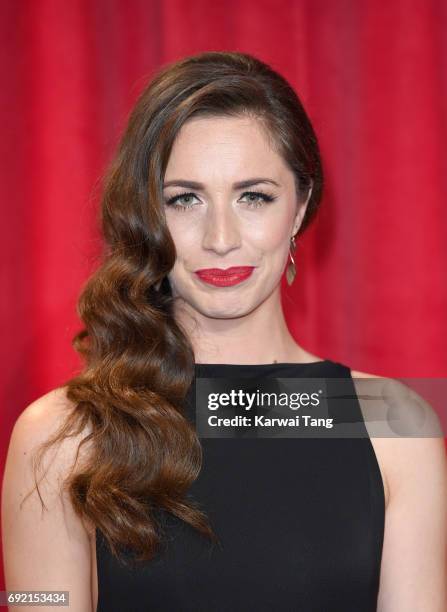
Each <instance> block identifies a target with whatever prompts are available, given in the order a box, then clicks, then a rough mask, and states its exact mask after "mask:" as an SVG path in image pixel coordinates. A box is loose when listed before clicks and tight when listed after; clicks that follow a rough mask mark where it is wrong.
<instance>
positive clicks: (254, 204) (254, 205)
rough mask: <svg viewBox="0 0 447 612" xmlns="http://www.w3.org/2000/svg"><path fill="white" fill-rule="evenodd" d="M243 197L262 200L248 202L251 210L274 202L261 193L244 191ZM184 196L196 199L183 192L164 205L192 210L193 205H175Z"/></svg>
mask: <svg viewBox="0 0 447 612" xmlns="http://www.w3.org/2000/svg"><path fill="white" fill-rule="evenodd" d="M245 195H255V196H257V197H258V198H260V199H261V200H262V202H261V203H260V202H259V201H251V202H249V204H250V205H251V206H250V207H251V208H261V206H264V204H269V203H271V202H273V201H274V200H276V197H275V196H272V195H270V194H268V193H263V192H262V191H244V193H243V194H242V196H245ZM186 196H194V197H197V196H196V194H195V193H193V192H191V191H189V192H185V193H179V194H178V195H175V196H172V198H169V199H168V200H166V205H167V206H172V208H175V209H177V210H183V211H185V210H188V209H189V208H193V206H194V205H193V204H189V205H186V206H185V205H182V204H176V202H177V200H180V199H181V198H184V197H186Z"/></svg>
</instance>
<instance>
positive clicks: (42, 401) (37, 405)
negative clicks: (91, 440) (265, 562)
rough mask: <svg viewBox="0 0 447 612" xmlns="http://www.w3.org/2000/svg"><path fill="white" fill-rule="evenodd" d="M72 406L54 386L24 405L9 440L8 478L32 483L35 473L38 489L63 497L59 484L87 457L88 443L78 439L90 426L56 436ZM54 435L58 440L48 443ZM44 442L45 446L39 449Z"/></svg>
mask: <svg viewBox="0 0 447 612" xmlns="http://www.w3.org/2000/svg"><path fill="white" fill-rule="evenodd" d="M75 408H76V405H75V403H73V402H72V401H71V400H69V398H68V397H67V389H66V387H57V388H54V389H52V390H50V391H48V392H47V393H45V394H44V395H41V396H40V397H38V398H37V399H35V400H34V401H32V402H31V403H30V404H28V405H27V406H26V407H25V408H24V410H23V411H22V412H21V413H20V415H19V416H18V418H17V419H16V421H15V424H14V426H13V429H12V432H11V435H10V439H9V446H8V468H9V477H10V478H11V477H12V479H13V480H16V479H17V481H18V482H22V481H23V482H22V484H24V485H25V484H26V485H31V484H34V481H33V478H34V474H36V475H37V476H39V478H40V477H41V478H42V484H39V491H40V492H44V493H45V492H46V493H47V494H48V496H49V497H52V496H53V494H54V492H56V491H57V493H58V495H62V496H63V497H65V490H64V488H63V486H62V485H63V483H64V481H65V479H66V477H67V476H69V475H70V473H71V472H72V470H73V469H74V468H75V467H76V466H78V465H79V462H80V461H82V460H83V458H84V457H85V456H86V453H87V450H88V444H84V445H82V446H81V442H82V440H84V438H85V437H86V436H88V434H89V433H90V427H89V426H86V427H84V428H83V429H82V430H81V431H79V432H77V431H76V430H75V431H74V432H73V431H72V433H70V435H67V436H61V437H59V434H60V433H61V432H62V431H63V429H64V427H65V426H66V424H67V419H69V417H70V416H71V415H72V413H73V410H74V409H75ZM69 432H70V428H69V430H68V433H69ZM55 438H58V439H57V440H56V441H55V443H54V444H51V441H53V439H55ZM47 443H48V449H47V450H46V451H45V452H42V449H43V448H45V447H46V444H47ZM41 452H42V454H41ZM36 459H38V461H37V462H36ZM43 477H45V478H43ZM38 482H40V481H39V480H38ZM44 501H45V500H44ZM86 527H87V525H86Z"/></svg>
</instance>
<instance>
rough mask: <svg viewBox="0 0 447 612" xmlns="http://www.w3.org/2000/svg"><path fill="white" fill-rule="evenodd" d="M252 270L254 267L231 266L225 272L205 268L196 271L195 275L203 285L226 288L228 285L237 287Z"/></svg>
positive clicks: (218, 269) (220, 269)
mask: <svg viewBox="0 0 447 612" xmlns="http://www.w3.org/2000/svg"><path fill="white" fill-rule="evenodd" d="M254 269H255V268H254V266H233V267H232V268H227V269H226V270H223V269H222V268H206V269H203V270H196V274H197V276H198V277H199V278H200V279H201V280H202V281H204V282H205V283H208V284H210V285H215V286H217V287H228V286H230V285H237V284H238V283H241V282H242V281H244V280H245V279H247V278H248V277H249V276H250V274H251V273H252V272H253V270H254Z"/></svg>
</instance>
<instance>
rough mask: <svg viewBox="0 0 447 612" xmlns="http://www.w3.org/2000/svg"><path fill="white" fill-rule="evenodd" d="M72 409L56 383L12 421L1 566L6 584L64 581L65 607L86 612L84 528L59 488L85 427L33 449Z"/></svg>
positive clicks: (34, 586) (53, 586)
mask: <svg viewBox="0 0 447 612" xmlns="http://www.w3.org/2000/svg"><path fill="white" fill-rule="evenodd" d="M74 409H76V406H74V405H73V404H72V403H71V402H70V401H69V400H68V398H67V396H66V392H65V389H64V388H57V389H54V390H52V391H50V392H48V393H47V394H45V395H43V396H41V397H39V398H38V399H36V400H35V401H34V402H32V403H31V404H29V405H28V406H27V407H26V408H25V409H24V410H23V412H22V413H21V414H20V415H19V417H18V419H17V420H16V422H15V424H14V427H13V430H12V434H11V437H10V440H9V446H8V453H7V458H6V465H5V471H4V475H3V484H2V513H1V518H2V541H3V556H4V570H5V580H6V586H7V589H8V590H58V589H60V588H61V587H60V585H64V590H68V591H69V592H70V608H72V609H73V610H76V611H78V610H79V612H80V611H81V610H82V611H85V612H90V610H92V589H91V558H92V557H91V547H90V543H91V530H90V528H89V526H88V525H87V524H86V522H85V521H83V520H81V518H80V517H79V515H78V514H77V513H76V511H75V509H74V507H73V505H72V500H71V496H70V494H69V492H68V491H67V488H66V487H65V483H66V479H67V477H68V476H69V475H70V473H71V471H72V470H73V469H74V468H75V467H76V465H77V464H78V461H80V458H81V459H82V457H83V454H82V452H81V453H78V449H79V448H80V442H81V441H82V440H83V439H84V437H85V436H86V435H87V434H88V433H89V432H88V430H87V429H86V430H84V431H80V432H79V433H75V432H73V434H74V435H71V436H69V437H65V438H62V439H61V441H60V442H57V443H55V444H53V445H50V446H49V448H48V450H47V451H46V452H43V453H40V451H41V450H42V448H45V443H47V442H49V441H51V440H52V439H53V437H54V436H55V435H56V436H57V435H58V434H59V433H60V432H61V430H62V428H63V427H64V426H65V424H66V422H67V418H68V417H69V416H70V415H71V413H72V411H73V410H74ZM42 445H44V446H42ZM39 457H40V458H41V461H40V462H39V461H36V458H39ZM36 485H37V486H36ZM42 551H45V553H44V554H42Z"/></svg>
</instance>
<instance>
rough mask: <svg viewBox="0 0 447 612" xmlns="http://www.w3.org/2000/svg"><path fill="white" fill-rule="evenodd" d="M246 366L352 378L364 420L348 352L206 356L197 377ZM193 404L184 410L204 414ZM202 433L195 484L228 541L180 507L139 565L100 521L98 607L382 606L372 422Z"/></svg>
mask: <svg viewBox="0 0 447 612" xmlns="http://www.w3.org/2000/svg"><path fill="white" fill-rule="evenodd" d="M245 376H247V377H259V376H261V377H276V378H289V377H292V378H297V377H306V378H311V377H317V378H319V377H324V378H328V379H330V378H346V384H347V385H348V388H349V390H350V392H351V398H353V399H351V400H346V403H345V404H344V405H343V406H342V409H343V412H344V417H347V418H345V420H348V421H349V420H350V419H352V420H357V421H361V423H362V426H363V427H365V425H364V421H363V417H362V413H361V410H360V405H359V403H358V399H357V396H356V394H355V387H354V384H353V381H352V378H351V371H350V369H349V368H348V367H346V366H344V365H342V364H340V363H337V362H334V361H330V360H325V361H319V362H313V363H301V364H300V363H296V364H292V363H273V364H258V365H237V364H196V379H197V377H199V378H214V377H236V378H243V377H245ZM195 386H196V385H195V382H194V384H193V385H192V386H191V390H192V388H193V387H195ZM192 405H193V404H192V402H191V403H189V404H188V405H187V407H186V413H185V414H186V415H187V416H188V418H190V419H192V422H194V423H195V412H193V410H192ZM337 410H338V411H339V410H340V407H338V408H337ZM365 432H366V427H365ZM201 444H202V448H203V463H202V469H201V472H200V475H199V477H198V479H197V480H196V481H195V482H194V483H193V485H192V486H191V489H190V494H191V496H192V497H193V499H195V500H197V501H198V502H199V503H200V507H201V508H202V509H203V510H204V511H205V512H206V513H207V516H208V517H209V519H210V522H211V525H212V527H213V530H214V532H215V533H216V534H217V535H218V537H219V541H220V545H217V546H216V545H214V546H213V545H211V544H210V543H209V542H208V540H206V539H205V538H204V537H203V536H201V535H200V534H199V533H198V532H196V531H195V530H194V529H192V528H191V527H190V526H189V525H187V524H186V523H183V522H182V521H180V520H178V519H176V517H171V516H170V517H169V518H168V519H166V522H165V526H169V529H170V531H169V534H170V535H169V541H168V545H167V548H166V550H165V551H164V552H163V553H162V554H160V555H158V556H157V557H156V558H155V559H153V560H151V561H149V562H145V563H142V564H140V565H139V566H136V567H133V568H132V569H129V568H127V567H125V566H124V565H122V564H121V563H119V561H118V560H117V559H116V558H115V557H114V556H113V555H112V554H111V553H110V550H109V548H108V545H107V542H106V540H105V539H104V536H103V534H102V533H101V532H100V531H99V530H98V529H97V534H96V542H97V543H96V554H97V569H98V607H97V612H143V611H144V612H248V611H250V610H256V612H286V611H287V612H289V611H290V612H291V611H297V612H373V611H376V609H377V597H378V590H379V576H380V563H381V556H382V545H383V534H384V522H385V497H384V488H383V482H382V478H381V474H380V469H379V465H378V462H377V458H376V455H375V452H374V448H373V446H372V443H371V440H370V438H369V437H368V436H367V434H366V435H365V437H357V438H351V437H348V438H332V439H322V438H315V437H313V438H308V439H303V438H300V439H297V438H273V437H271V438H267V437H265V438H255V437H253V438H244V439H241V438H231V439H230V438H223V439H222V438H201Z"/></svg>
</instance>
